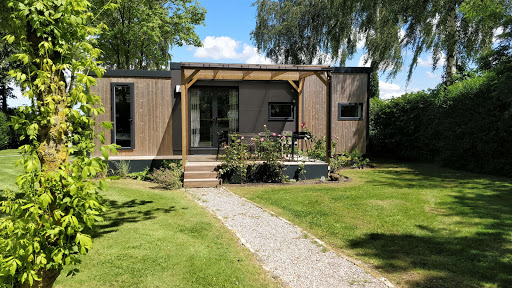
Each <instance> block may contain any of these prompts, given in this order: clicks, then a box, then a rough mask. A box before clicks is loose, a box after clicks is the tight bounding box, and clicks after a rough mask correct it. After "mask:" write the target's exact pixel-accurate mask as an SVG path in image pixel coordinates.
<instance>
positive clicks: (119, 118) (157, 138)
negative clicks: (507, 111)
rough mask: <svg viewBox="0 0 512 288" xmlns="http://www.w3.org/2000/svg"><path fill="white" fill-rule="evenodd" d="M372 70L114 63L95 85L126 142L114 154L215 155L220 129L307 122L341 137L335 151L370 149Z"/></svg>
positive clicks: (115, 135)
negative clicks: (148, 67) (117, 66)
mask: <svg viewBox="0 0 512 288" xmlns="http://www.w3.org/2000/svg"><path fill="white" fill-rule="evenodd" d="M369 75H370V69H369V68H363V67H353V68H348V67H330V66H322V65H316V66H313V65H251V64H217V63H215V64H214V63H172V64H171V69H170V70H168V71H134V70H109V71H107V72H106V73H105V75H104V76H103V77H102V78H101V79H98V85H97V86H95V87H92V88H91V91H92V92H93V93H96V94H98V95H100V96H101V98H102V101H103V105H104V106H105V110H106V113H105V114H103V115H101V116H99V117H98V119H97V120H98V122H100V121H112V122H113V124H114V129H113V130H112V131H111V132H109V133H106V141H107V143H116V144H118V145H120V146H121V148H120V150H119V152H118V155H117V156H116V157H113V158H112V159H115V160H123V159H124V160H130V161H131V163H132V164H134V163H136V162H139V163H141V165H143V166H144V165H145V166H148V164H151V163H152V162H154V161H161V160H165V159H182V160H183V161H184V163H186V162H187V161H193V160H194V159H197V158H194V157H195V156H197V155H216V153H217V151H218V146H219V141H221V139H220V136H219V135H222V133H231V132H235V131H236V132H238V133H241V134H256V133H258V132H261V131H262V130H263V125H266V126H267V127H268V129H269V130H271V131H273V132H276V133H284V132H297V131H302V130H303V129H308V131H310V132H311V133H312V134H313V135H315V136H317V137H323V136H325V137H326V140H327V147H331V145H330V141H331V139H333V138H334V137H335V136H336V138H337V140H336V141H337V153H339V152H340V151H343V150H344V149H347V150H349V151H350V150H353V149H358V150H359V151H360V152H362V153H366V152H367V140H368V111H369V110H368V107H369V101H368V99H369V93H368V87H369ZM303 122H305V127H304V128H303V127H302V126H303V125H302V123H303ZM98 129H100V128H99V127H98ZM328 150H329V149H328ZM327 153H332V152H331V151H327ZM98 156H99V155H98ZM203 159H205V158H203Z"/></svg>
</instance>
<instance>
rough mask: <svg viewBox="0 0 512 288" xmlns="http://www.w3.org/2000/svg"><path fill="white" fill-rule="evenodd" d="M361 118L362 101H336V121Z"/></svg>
mask: <svg viewBox="0 0 512 288" xmlns="http://www.w3.org/2000/svg"><path fill="white" fill-rule="evenodd" d="M343 120H363V103H338V121H343Z"/></svg>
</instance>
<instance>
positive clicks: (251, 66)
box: [181, 62, 334, 72]
mask: <svg viewBox="0 0 512 288" xmlns="http://www.w3.org/2000/svg"><path fill="white" fill-rule="evenodd" d="M181 68H185V69H201V70H203V69H209V70H218V69H221V70H265V71H318V72H329V71H333V70H334V67H331V66H328V65H267V64H227V63H194V62H182V63H181Z"/></svg>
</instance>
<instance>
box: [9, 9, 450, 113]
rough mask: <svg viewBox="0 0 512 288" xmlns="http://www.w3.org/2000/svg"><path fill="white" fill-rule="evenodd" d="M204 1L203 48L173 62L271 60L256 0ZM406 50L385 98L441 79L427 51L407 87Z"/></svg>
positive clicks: (357, 58)
mask: <svg viewBox="0 0 512 288" xmlns="http://www.w3.org/2000/svg"><path fill="white" fill-rule="evenodd" d="M200 2H201V5H202V6H203V7H205V8H206V10H207V13H206V21H205V25H204V26H198V27H197V28H196V33H197V34H198V35H199V37H200V38H201V40H202V41H203V47H200V48H198V47H188V46H184V47H174V48H173V49H172V50H171V54H172V55H173V60H172V61H173V62H216V63H251V64H263V63H270V62H269V60H268V59H266V58H265V57H264V56H263V55H260V54H258V52H257V50H256V48H254V45H253V43H252V41H251V36H250V32H251V31H252V30H253V29H254V26H255V17H256V7H254V6H252V3H253V2H254V0H204V1H200ZM361 44H362V43H361ZM361 46H362V45H361ZM404 53H405V63H406V65H405V67H404V69H403V71H402V72H401V73H399V74H398V75H397V77H395V78H394V79H386V77H385V75H383V76H381V79H380V80H381V81H380V85H379V86H380V88H381V94H380V95H381V98H385V99H389V98H391V97H396V96H399V95H401V94H403V93H405V92H411V91H418V90H422V89H427V88H433V87H435V86H436V85H437V84H438V83H439V82H440V81H441V75H442V70H441V69H440V68H438V69H437V70H436V71H432V68H431V61H432V59H431V55H430V54H423V55H421V57H420V60H419V62H418V66H417V67H416V69H415V70H414V74H413V76H412V79H411V81H410V83H409V85H408V86H407V90H406V76H407V73H406V69H407V65H408V63H409V61H410V57H407V52H404ZM363 55H364V47H360V49H359V51H358V53H356V54H355V55H354V57H353V58H352V59H350V60H348V61H347V65H346V66H350V67H354V66H362V61H361V58H362V57H363ZM439 66H440V67H442V66H443V65H439ZM15 94H17V95H18V98H19V99H12V100H9V106H19V105H23V104H28V101H27V99H25V98H22V97H21V92H20V91H19V89H15Z"/></svg>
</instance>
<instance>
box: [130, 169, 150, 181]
mask: <svg viewBox="0 0 512 288" xmlns="http://www.w3.org/2000/svg"><path fill="white" fill-rule="evenodd" d="M149 172H150V169H149V167H146V168H145V169H144V170H142V171H139V172H132V173H130V174H128V177H129V178H132V179H135V180H139V181H145V180H150V177H149V175H150V173H149Z"/></svg>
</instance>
